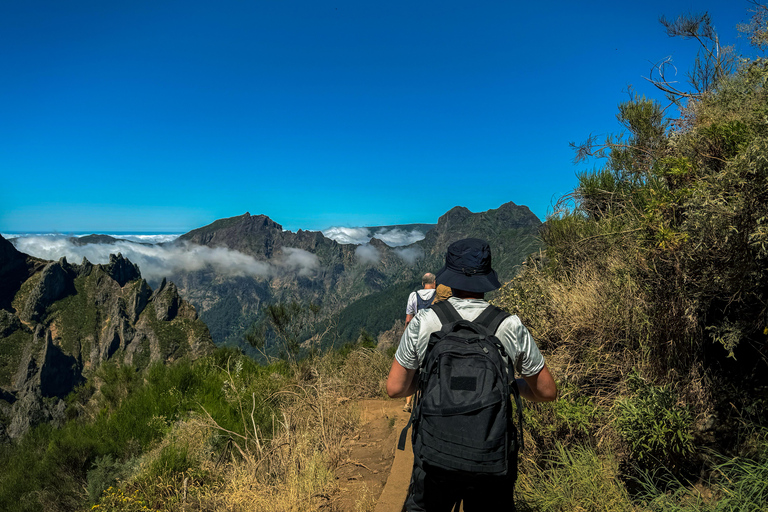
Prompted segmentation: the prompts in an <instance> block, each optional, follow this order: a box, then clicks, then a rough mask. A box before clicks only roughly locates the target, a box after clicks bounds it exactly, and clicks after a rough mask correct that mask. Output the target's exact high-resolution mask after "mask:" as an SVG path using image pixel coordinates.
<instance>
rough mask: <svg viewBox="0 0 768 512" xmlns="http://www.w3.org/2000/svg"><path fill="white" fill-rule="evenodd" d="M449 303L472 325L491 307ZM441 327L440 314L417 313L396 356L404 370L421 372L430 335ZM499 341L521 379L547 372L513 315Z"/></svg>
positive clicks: (502, 328)
mask: <svg viewBox="0 0 768 512" xmlns="http://www.w3.org/2000/svg"><path fill="white" fill-rule="evenodd" d="M448 301H449V302H450V303H451V305H452V306H453V307H454V308H456V312H457V313H459V315H461V317H462V318H464V319H465V320H469V321H473V320H474V319H476V318H477V317H478V316H480V313H482V312H483V311H484V310H485V308H487V307H488V303H487V302H486V301H484V300H482V299H458V298H456V297H451V298H449V299H448ZM441 327H442V324H441V323H440V319H439V318H438V317H437V313H435V312H434V311H432V310H431V309H422V310H421V311H419V312H418V313H416V316H415V317H413V320H411V322H410V323H409V324H408V327H407V328H406V329H405V332H404V333H403V337H402V338H400V346H399V347H397V352H396V353H395V359H396V360H397V362H398V363H400V365H401V366H402V367H403V368H406V369H409V370H415V369H417V368H418V367H419V364H420V363H421V361H423V360H424V355H425V354H426V352H427V343H428V342H429V335H430V334H432V333H433V332H435V331H439V330H440V328H441ZM496 337H497V338H499V341H501V344H502V345H503V346H504V350H506V351H507V354H508V355H509V357H510V359H511V360H512V362H513V364H514V366H515V371H516V372H517V373H518V374H519V375H521V376H523V377H532V376H533V375H536V374H538V373H539V372H540V371H541V369H542V368H544V356H543V355H541V352H540V351H539V347H538V345H536V341H535V340H534V339H533V336H531V333H530V332H528V329H526V328H525V326H524V325H523V324H522V322H520V319H519V318H518V317H517V315H511V316H509V317H507V318H505V319H504V321H503V322H501V324H500V325H499V328H498V329H497V330H496Z"/></svg>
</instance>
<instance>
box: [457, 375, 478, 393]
mask: <svg viewBox="0 0 768 512" xmlns="http://www.w3.org/2000/svg"><path fill="white" fill-rule="evenodd" d="M451 389H453V390H456V391H475V390H476V389H477V377H451Z"/></svg>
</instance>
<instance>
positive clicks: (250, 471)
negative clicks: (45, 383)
mask: <svg viewBox="0 0 768 512" xmlns="http://www.w3.org/2000/svg"><path fill="white" fill-rule="evenodd" d="M388 364H389V361H388V359H387V358H386V356H384V355H383V354H380V353H378V352H376V351H372V350H370V349H368V350H365V349H358V350H354V351H352V352H350V353H348V355H347V356H346V357H342V356H340V355H336V354H328V355H326V356H323V357H320V358H314V359H311V360H305V361H303V362H302V363H300V364H297V365H293V366H289V365H287V364H286V363H285V362H284V361H279V362H276V363H274V364H271V365H268V366H266V365H259V364H257V363H255V362H254V361H253V360H252V359H250V358H248V357H246V356H243V355H241V354H239V353H238V352H237V351H234V350H226V349H219V350H218V351H217V352H215V353H214V354H212V355H210V356H207V357H204V358H202V359H199V360H197V361H195V362H190V361H189V360H187V359H183V360H180V361H178V362H176V363H174V364H171V365H163V364H155V365H153V366H151V367H150V368H149V369H148V370H147V371H146V372H137V371H136V370H135V369H134V368H132V367H128V366H122V365H117V364H114V363H104V364H103V365H102V366H101V367H100V368H99V370H98V371H97V372H96V374H95V375H94V376H93V377H92V378H91V379H89V380H88V382H86V383H85V384H83V385H82V386H81V387H79V388H78V389H77V390H76V391H75V392H74V393H72V394H71V395H70V396H69V397H68V400H67V401H68V404H69V405H68V407H69V412H68V416H69V417H70V418H71V419H70V420H69V421H68V422H67V423H66V424H65V426H64V427H63V428H61V429H54V428H51V427H50V426H48V425H44V426H40V427H37V428H35V429H34V430H32V431H30V432H29V433H28V434H27V435H26V436H25V437H24V438H23V439H22V440H21V441H20V442H19V443H18V444H7V445H3V446H1V447H0V466H2V467H3V468H4V469H3V471H2V473H0V510H4V511H8V512H13V511H35V512H36V511H39V510H60V511H65V510H71V511H74V510H85V509H87V508H90V507H91V506H93V508H94V509H97V510H109V511H133V510H145V509H144V508H142V507H147V508H148V509H150V510H189V509H193V510H221V509H227V510H243V511H246V510H253V507H254V506H256V505H255V504H256V503H261V506H262V507H268V508H270V509H271V510H314V509H315V508H316V506H317V505H318V503H321V502H322V501H323V498H322V497H321V496H319V495H323V494H327V493H328V492H333V490H334V489H335V486H336V483H335V480H334V479H333V476H332V473H331V468H332V467H333V465H334V464H338V463H340V461H341V459H340V454H341V453H342V450H343V447H342V442H343V438H342V436H344V435H345V434H346V433H348V432H349V431H350V429H351V428H352V425H353V424H354V421H355V415H354V412H353V411H352V410H350V408H349V402H348V398H349V397H362V396H377V395H380V393H381V387H380V385H379V382H380V381H381V379H382V377H383V376H384V375H386V371H387V369H388ZM360 382H362V383H374V385H373V386H369V385H366V384H363V385H360V384H359V383H360ZM268 504H270V505H268ZM187 507H192V508H187ZM264 509H266V508H264Z"/></svg>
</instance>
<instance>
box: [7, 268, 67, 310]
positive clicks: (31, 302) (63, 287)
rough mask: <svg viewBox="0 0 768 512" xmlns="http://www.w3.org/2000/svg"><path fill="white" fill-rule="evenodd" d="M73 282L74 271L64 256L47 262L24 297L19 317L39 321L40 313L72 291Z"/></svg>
mask: <svg viewBox="0 0 768 512" xmlns="http://www.w3.org/2000/svg"><path fill="white" fill-rule="evenodd" d="M73 282H74V273H73V272H72V268H71V267H70V266H69V264H68V263H67V259H66V258H61V259H60V260H59V261H57V262H52V263H49V264H48V265H46V266H45V268H44V269H43V271H42V273H41V274H40V277H39V279H38V280H37V284H36V285H35V286H34V287H33V288H32V290H31V291H30V293H29V295H28V296H27V297H26V300H25V301H24V308H23V309H22V310H21V312H20V313H19V317H20V318H21V319H22V320H23V321H25V322H38V321H40V319H41V315H42V314H43V313H45V311H46V309H47V308H48V307H49V306H50V305H51V304H53V303H54V302H55V301H57V300H59V299H61V298H62V297H64V295H65V294H66V293H68V292H72V284H73Z"/></svg>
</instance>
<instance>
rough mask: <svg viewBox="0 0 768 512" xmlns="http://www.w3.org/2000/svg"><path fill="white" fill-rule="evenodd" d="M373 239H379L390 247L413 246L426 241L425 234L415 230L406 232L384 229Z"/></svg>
mask: <svg viewBox="0 0 768 512" xmlns="http://www.w3.org/2000/svg"><path fill="white" fill-rule="evenodd" d="M373 238H378V239H379V240H381V241H382V242H384V243H385V244H387V245H388V246H390V247H400V246H402V245H411V244H412V243H414V242H418V241H419V240H424V233H422V232H421V231H419V230H417V229H414V230H412V231H404V230H402V229H397V228H395V229H382V230H381V231H378V232H376V233H375V234H374V235H373Z"/></svg>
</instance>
